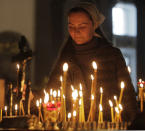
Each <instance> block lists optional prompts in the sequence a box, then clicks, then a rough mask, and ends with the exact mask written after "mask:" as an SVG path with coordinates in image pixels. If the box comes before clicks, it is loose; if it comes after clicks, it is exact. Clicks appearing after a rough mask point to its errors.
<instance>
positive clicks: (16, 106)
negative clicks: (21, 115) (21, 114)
mask: <svg viewBox="0 0 145 131" xmlns="http://www.w3.org/2000/svg"><path fill="white" fill-rule="evenodd" d="M17 111H18V105H17V104H16V105H15V115H16V116H17Z"/></svg>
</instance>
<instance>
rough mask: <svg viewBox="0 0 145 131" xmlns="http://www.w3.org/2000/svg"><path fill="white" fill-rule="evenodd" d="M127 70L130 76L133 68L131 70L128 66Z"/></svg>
mask: <svg viewBox="0 0 145 131" xmlns="http://www.w3.org/2000/svg"><path fill="white" fill-rule="evenodd" d="M127 69H128V72H129V74H130V73H131V68H130V66H127Z"/></svg>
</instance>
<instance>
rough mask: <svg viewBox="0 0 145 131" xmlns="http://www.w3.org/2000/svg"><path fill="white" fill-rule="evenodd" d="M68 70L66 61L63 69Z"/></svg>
mask: <svg viewBox="0 0 145 131" xmlns="http://www.w3.org/2000/svg"><path fill="white" fill-rule="evenodd" d="M67 70H68V64H67V63H64V64H63V71H64V72H66V71H67Z"/></svg>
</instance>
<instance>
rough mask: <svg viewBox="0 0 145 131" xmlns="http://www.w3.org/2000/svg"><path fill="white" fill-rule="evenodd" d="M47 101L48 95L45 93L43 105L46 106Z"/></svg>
mask: <svg viewBox="0 0 145 131" xmlns="http://www.w3.org/2000/svg"><path fill="white" fill-rule="evenodd" d="M48 101H49V94H48V93H45V96H44V104H45V105H46V104H47V103H48Z"/></svg>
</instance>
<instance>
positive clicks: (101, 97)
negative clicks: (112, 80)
mask: <svg viewBox="0 0 145 131" xmlns="http://www.w3.org/2000/svg"><path fill="white" fill-rule="evenodd" d="M100 93H101V96H100V104H101V105H102V99H103V88H102V87H100Z"/></svg>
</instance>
